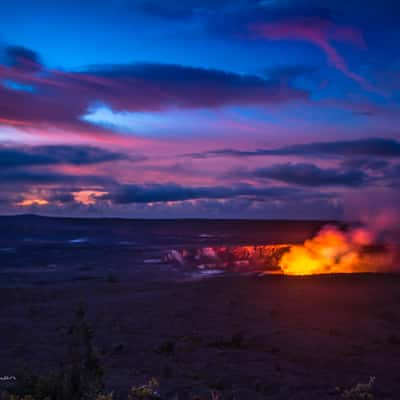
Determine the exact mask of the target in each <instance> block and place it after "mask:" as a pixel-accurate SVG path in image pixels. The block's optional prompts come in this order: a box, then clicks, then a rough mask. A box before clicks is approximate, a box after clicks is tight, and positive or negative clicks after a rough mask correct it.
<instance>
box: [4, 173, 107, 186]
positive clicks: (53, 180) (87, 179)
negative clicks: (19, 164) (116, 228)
mask: <svg viewBox="0 0 400 400" xmlns="http://www.w3.org/2000/svg"><path fill="white" fill-rule="evenodd" d="M113 183H114V181H113V180H112V178H108V177H105V176H98V175H71V174H63V173H58V172H51V171H47V170H45V171H32V170H29V169H26V168H23V169H14V170H8V169H1V170H0V186H8V187H11V188H13V189H14V191H18V190H19V189H20V185H23V186H30V187H43V186H46V185H55V186H60V185H66V184H68V185H85V186H87V187H89V186H106V185H111V184H113Z"/></svg>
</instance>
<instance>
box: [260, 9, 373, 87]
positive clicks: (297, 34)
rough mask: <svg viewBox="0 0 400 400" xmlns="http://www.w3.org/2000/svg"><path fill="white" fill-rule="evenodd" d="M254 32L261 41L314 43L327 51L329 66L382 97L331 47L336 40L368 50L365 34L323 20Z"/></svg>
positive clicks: (299, 20)
mask: <svg viewBox="0 0 400 400" xmlns="http://www.w3.org/2000/svg"><path fill="white" fill-rule="evenodd" d="M252 31H253V32H255V33H256V34H257V35H258V36H259V37H262V38H266V39H270V40H298V41H304V42H308V43H312V44H314V45H315V46H317V47H319V48H320V49H321V50H323V51H324V53H325V54H326V56H327V57H328V61H329V63H330V64H331V65H332V66H334V67H335V68H336V69H338V70H339V71H341V72H342V73H343V74H344V75H346V76H347V77H348V78H350V79H352V80H354V81H355V82H357V83H358V84H359V85H360V86H361V87H362V88H364V89H365V90H368V91H370V92H375V93H379V91H378V90H377V89H376V88H375V87H373V86H372V85H371V84H370V83H368V82H367V81H366V80H365V79H364V78H363V77H362V76H360V75H358V74H356V73H354V72H352V71H351V70H350V69H349V67H348V65H347V63H346V61H345V59H344V58H343V57H342V56H341V55H340V54H339V53H338V51H337V50H336V49H335V48H334V47H333V45H332V44H331V41H332V40H336V41H340V42H346V43H349V44H352V45H353V46H356V47H358V48H360V49H366V48H367V45H366V42H365V40H364V38H363V36H362V34H361V33H360V32H359V31H358V30H357V29H355V28H352V27H346V26H338V25H336V24H334V23H333V22H332V21H329V20H324V19H321V18H315V17H313V18H304V17H303V18H293V19H287V20H283V21H279V22H270V23H263V24H258V25H255V26H253V27H252Z"/></svg>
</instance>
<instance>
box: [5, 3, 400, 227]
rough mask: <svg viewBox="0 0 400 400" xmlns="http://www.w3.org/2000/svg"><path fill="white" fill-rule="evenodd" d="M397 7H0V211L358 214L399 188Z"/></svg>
mask: <svg viewBox="0 0 400 400" xmlns="http://www.w3.org/2000/svg"><path fill="white" fill-rule="evenodd" d="M399 42H400V3H399V2H394V1H392V0H380V1H377V0H347V1H339V0H336V1H334V0H324V1H322V0H229V1H225V0H219V1H217V0H203V1H200V0H182V1H179V2H174V1H164V0H107V1H106V0H97V1H89V0H80V1H78V0H59V1H57V2H54V1H50V0H35V1H32V0H14V1H12V2H3V3H2V4H1V5H0V213H1V214H26V213H35V214H43V215H55V216H73V217H78V216H82V217H130V218H241V219H242V218H250V219H252V218H262V219H270V218H275V219H293V218H295V219H357V218H359V217H360V216H361V215H362V214H364V213H369V214H370V215H371V214H372V215H377V214H376V213H379V212H380V210H382V209H385V208H386V207H392V208H393V207H394V208H396V207H397V204H398V200H400V189H398V188H399V184H400V133H399V126H400V50H399V47H398V43H399Z"/></svg>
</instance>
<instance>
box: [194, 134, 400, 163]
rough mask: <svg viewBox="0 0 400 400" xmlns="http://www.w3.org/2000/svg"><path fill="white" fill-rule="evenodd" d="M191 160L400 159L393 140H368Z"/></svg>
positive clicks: (230, 151)
mask: <svg viewBox="0 0 400 400" xmlns="http://www.w3.org/2000/svg"><path fill="white" fill-rule="evenodd" d="M186 156H188V157H192V158H209V157H225V156H230V157H257V156H312V157H327V156H331V157H332V156H333V157H354V156H357V157H358V156H367V157H370V156H372V157H387V158H392V157H393V158H395V157H400V142H399V141H397V140H394V139H382V138H370V139H358V140H350V141H336V142H314V143H307V144H297V145H292V146H285V147H279V148H275V149H256V150H249V151H246V150H235V149H221V150H212V151H207V152H204V153H194V154H187V155H186Z"/></svg>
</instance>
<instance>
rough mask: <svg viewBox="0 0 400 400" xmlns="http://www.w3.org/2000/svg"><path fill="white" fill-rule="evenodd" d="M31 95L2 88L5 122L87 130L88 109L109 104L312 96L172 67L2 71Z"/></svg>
mask: <svg viewBox="0 0 400 400" xmlns="http://www.w3.org/2000/svg"><path fill="white" fill-rule="evenodd" d="M1 78H3V79H8V80H12V81H13V82H16V84H18V85H21V86H23V85H24V86H26V87H30V88H32V90H29V91H27V90H13V89H12V88H7V87H2V86H0V104H2V108H1V110H0V120H1V119H3V120H7V121H10V122H9V123H12V122H14V123H15V124H16V125H19V124H24V125H38V124H54V125H58V126H59V125H61V126H63V125H64V126H65V125H67V126H71V125H72V126H74V127H83V128H87V125H88V123H87V122H86V121H84V120H82V117H83V116H84V115H85V114H87V112H88V109H90V108H92V107H93V106H94V105H96V104H106V105H107V106H109V107H110V108H112V109H114V110H117V111H120V110H123V111H131V112H134V111H158V110H162V109H167V108H173V107H177V108H183V109H195V108H204V107H206V108H207V107H208V108H214V107H222V106H227V105H241V104H244V105H247V104H253V105H254V104H263V105H265V104H275V103H282V102H287V101H291V100H295V99H307V98H308V97H309V93H308V92H307V91H305V90H301V89H297V88H295V87H293V86H290V85H289V84H287V82H285V81H284V80H282V79H279V77H276V76H274V77H273V78H265V77H262V76H257V75H240V74H236V73H231V72H226V71H220V70H212V69H204V68H193V67H186V66H182V65H168V64H132V65H109V66H93V67H91V68H89V69H86V70H82V71H76V72H63V71H55V70H52V71H46V73H45V74H44V73H41V74H31V73H23V72H20V71H17V72H16V71H15V70H14V68H10V67H1V66H0V79H1Z"/></svg>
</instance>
